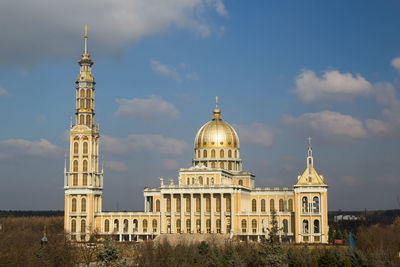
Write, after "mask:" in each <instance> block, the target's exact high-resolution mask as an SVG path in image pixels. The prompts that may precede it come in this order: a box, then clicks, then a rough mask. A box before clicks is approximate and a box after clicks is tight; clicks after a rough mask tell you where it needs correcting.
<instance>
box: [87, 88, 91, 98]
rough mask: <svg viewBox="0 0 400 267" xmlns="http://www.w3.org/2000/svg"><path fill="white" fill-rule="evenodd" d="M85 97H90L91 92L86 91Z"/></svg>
mask: <svg viewBox="0 0 400 267" xmlns="http://www.w3.org/2000/svg"><path fill="white" fill-rule="evenodd" d="M86 97H87V98H90V97H92V96H91V91H90V90H89V89H88V90H86Z"/></svg>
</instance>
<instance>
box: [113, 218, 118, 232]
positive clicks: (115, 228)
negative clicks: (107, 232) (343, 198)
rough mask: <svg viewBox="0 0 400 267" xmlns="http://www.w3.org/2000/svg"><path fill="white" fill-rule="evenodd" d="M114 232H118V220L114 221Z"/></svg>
mask: <svg viewBox="0 0 400 267" xmlns="http://www.w3.org/2000/svg"><path fill="white" fill-rule="evenodd" d="M114 232H119V221H118V219H115V220H114Z"/></svg>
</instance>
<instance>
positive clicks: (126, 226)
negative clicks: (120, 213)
mask: <svg viewBox="0 0 400 267" xmlns="http://www.w3.org/2000/svg"><path fill="white" fill-rule="evenodd" d="M128 224H129V222H128V220H127V219H125V220H124V229H123V231H124V233H127V232H128V228H129V225H128Z"/></svg>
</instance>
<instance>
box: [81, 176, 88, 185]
mask: <svg viewBox="0 0 400 267" xmlns="http://www.w3.org/2000/svg"><path fill="white" fill-rule="evenodd" d="M82 185H83V186H87V174H86V173H84V174H83V182H82Z"/></svg>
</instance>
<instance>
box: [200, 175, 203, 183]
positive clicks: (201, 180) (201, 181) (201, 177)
mask: <svg viewBox="0 0 400 267" xmlns="http://www.w3.org/2000/svg"><path fill="white" fill-rule="evenodd" d="M199 182H200V184H203V176H200V177H199Z"/></svg>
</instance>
